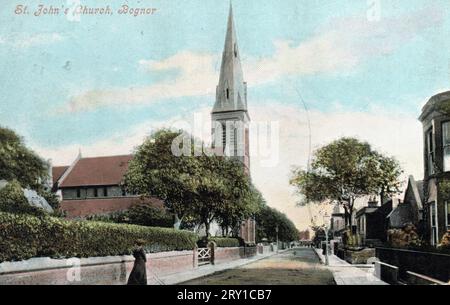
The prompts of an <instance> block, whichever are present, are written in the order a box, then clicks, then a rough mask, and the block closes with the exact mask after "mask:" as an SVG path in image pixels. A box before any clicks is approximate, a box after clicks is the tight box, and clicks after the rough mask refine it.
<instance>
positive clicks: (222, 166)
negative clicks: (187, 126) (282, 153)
mask: <svg viewBox="0 0 450 305" xmlns="http://www.w3.org/2000/svg"><path fill="white" fill-rule="evenodd" d="M181 143H182V144H183V147H182V149H181V150H182V152H183V153H181V154H180V153H179V151H174V146H175V148H180V147H178V144H181ZM175 150H176V149H175ZM123 184H124V187H125V189H126V190H127V191H128V192H131V193H135V194H140V195H144V196H155V197H157V198H160V199H161V200H163V201H164V204H165V206H166V208H167V209H168V210H169V211H170V212H171V213H173V214H174V215H175V218H176V219H180V221H177V222H176V225H175V227H176V228H179V227H180V225H181V221H182V220H183V219H185V218H187V219H188V220H189V222H190V223H192V222H193V221H194V222H195V221H196V222H198V224H203V225H204V226H205V229H206V232H207V233H208V234H209V228H210V224H211V222H212V221H214V220H219V221H222V224H223V225H234V224H235V223H237V222H238V221H240V220H242V219H243V218H244V217H246V216H248V215H249V213H251V212H252V211H254V205H252V204H250V203H251V202H252V200H251V199H252V198H253V197H252V195H251V192H252V190H251V185H250V179H249V177H248V176H247V175H246V174H245V172H244V168H243V166H242V165H241V164H240V163H239V162H238V161H235V160H233V159H230V158H226V157H223V156H216V155H214V154H211V153H209V151H208V150H207V149H204V144H203V143H202V142H201V141H199V140H197V139H194V138H193V137H192V136H190V135H188V134H186V133H184V132H183V131H178V132H174V131H169V130H160V131H158V132H156V133H154V134H153V135H151V136H150V137H149V138H148V139H147V140H146V141H145V142H144V144H142V145H141V146H140V147H139V148H138V149H137V152H136V154H135V156H134V158H133V160H132V161H131V162H130V165H129V169H128V172H127V173H126V175H125V179H124V183H123ZM227 227H228V226H227Z"/></svg>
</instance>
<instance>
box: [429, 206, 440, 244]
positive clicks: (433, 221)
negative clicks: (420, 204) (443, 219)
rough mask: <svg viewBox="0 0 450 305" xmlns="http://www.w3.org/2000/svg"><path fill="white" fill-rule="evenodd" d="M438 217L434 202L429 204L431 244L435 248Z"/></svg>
mask: <svg viewBox="0 0 450 305" xmlns="http://www.w3.org/2000/svg"><path fill="white" fill-rule="evenodd" d="M437 217H438V215H437V206H436V202H432V203H430V218H431V219H430V224H431V244H432V245H433V246H436V245H437V244H438V243H439V241H438V236H439V235H438V218H437Z"/></svg>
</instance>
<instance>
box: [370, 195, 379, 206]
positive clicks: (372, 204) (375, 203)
mask: <svg viewBox="0 0 450 305" xmlns="http://www.w3.org/2000/svg"><path fill="white" fill-rule="evenodd" d="M368 206H369V208H377V207H378V200H377V199H376V197H373V198H370V199H369V202H368Z"/></svg>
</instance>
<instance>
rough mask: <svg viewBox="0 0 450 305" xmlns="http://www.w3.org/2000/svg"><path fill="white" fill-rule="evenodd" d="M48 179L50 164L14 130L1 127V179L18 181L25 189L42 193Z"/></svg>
mask: <svg viewBox="0 0 450 305" xmlns="http://www.w3.org/2000/svg"><path fill="white" fill-rule="evenodd" d="M47 178H48V164H47V163H46V162H45V161H44V160H43V159H41V158H40V157H39V156H38V155H37V154H36V153H34V152H33V151H32V150H30V149H28V148H27V147H26V146H25V144H24V142H23V140H22V139H21V138H20V137H19V136H18V135H17V134H16V133H15V132H14V131H13V130H11V129H8V128H3V127H0V179H4V180H7V181H13V180H16V181H18V182H19V183H20V185H22V186H23V187H28V188H31V189H34V190H36V191H42V190H43V182H44V181H46V179H47Z"/></svg>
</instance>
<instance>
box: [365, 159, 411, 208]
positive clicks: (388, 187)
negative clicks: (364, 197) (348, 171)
mask: <svg viewBox="0 0 450 305" xmlns="http://www.w3.org/2000/svg"><path fill="white" fill-rule="evenodd" d="M367 163H368V165H367V166H368V168H369V169H370V170H371V175H370V176H369V179H371V181H369V184H370V185H371V186H372V188H373V189H374V192H376V193H377V194H378V195H380V198H381V202H382V203H384V201H385V199H386V197H390V196H391V195H393V194H396V193H399V192H400V187H401V185H402V183H401V181H400V180H399V177H400V176H401V175H402V174H403V170H402V168H401V167H400V163H399V162H398V161H397V160H396V159H395V158H392V157H388V156H384V155H382V154H380V153H378V152H373V154H372V156H371V157H370V158H369V159H368V160H367Z"/></svg>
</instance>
